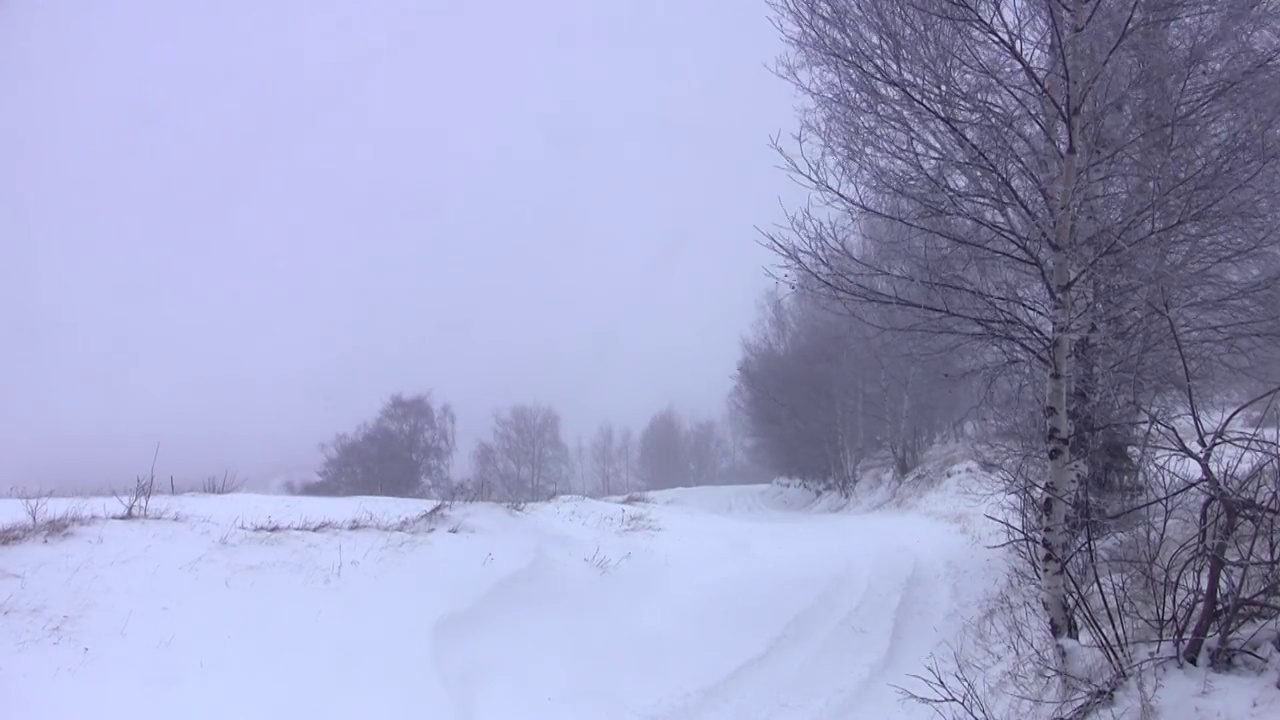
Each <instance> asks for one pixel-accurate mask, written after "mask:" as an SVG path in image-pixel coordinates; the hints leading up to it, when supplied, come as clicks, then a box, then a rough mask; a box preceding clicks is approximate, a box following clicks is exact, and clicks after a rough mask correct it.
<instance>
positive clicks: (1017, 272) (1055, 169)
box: [766, 0, 1280, 661]
mask: <svg viewBox="0 0 1280 720" xmlns="http://www.w3.org/2000/svg"><path fill="white" fill-rule="evenodd" d="M772 5H773V7H774V10H775V11H776V14H777V19H778V27H779V29H780V31H781V33H782V35H783V37H784V39H785V40H786V42H787V43H788V45H789V47H790V49H791V53H790V54H789V56H788V57H787V58H786V59H784V61H783V63H782V65H781V68H780V71H781V73H782V74H783V75H784V76H785V77H787V78H789V79H790V80H791V81H792V82H793V83H794V84H795V85H796V86H797V88H798V89H799V90H800V91H801V92H802V93H803V94H804V95H805V97H806V98H807V99H808V100H809V106H808V107H807V109H806V110H805V112H804V115H803V117H802V123H801V131H800V132H799V133H798V135H797V137H796V138H795V140H796V142H795V145H794V149H790V150H787V149H784V148H782V146H781V144H779V149H780V150H782V151H783V156H784V159H785V161H786V163H787V164H788V167H789V169H790V171H791V172H792V173H793V174H794V175H795V176H796V177H797V178H799V179H800V180H801V181H802V182H804V183H806V184H807V185H808V186H809V187H810V188H812V189H813V190H814V191H815V193H816V194H817V195H818V197H819V199H820V201H821V202H820V204H815V205H814V206H812V207H810V208H806V209H803V210H801V211H799V212H797V213H795V214H793V216H792V217H791V222H790V227H789V229H787V230H786V231H780V232H775V233H769V234H768V235H767V237H766V242H767V244H768V245H769V246H770V247H772V248H773V249H774V250H775V251H776V252H777V253H778V254H779V256H780V257H781V258H782V259H783V261H784V263H785V266H786V268H787V269H788V270H789V271H791V272H794V273H796V274H797V276H798V278H797V279H799V280H803V282H804V284H805V285H807V286H808V287H811V288H815V289H817V290H820V291H821V292H823V293H825V294H826V295H827V296H829V297H831V298H833V299H834V300H835V301H837V302H839V303H840V304H841V305H842V306H843V307H844V308H846V309H847V310H848V311H849V312H850V313H852V314H855V315H863V314H864V311H865V309H866V308H867V307H868V306H887V307H892V308H896V309H898V310H900V311H902V312H903V313H905V314H906V315H905V317H906V318H907V319H908V320H909V322H908V323H906V324H901V323H898V324H896V325H895V327H896V329H897V330H899V331H906V332H915V333H927V334H933V335H937V336H940V337H948V338H950V339H951V340H952V341H953V342H954V343H955V346H956V347H957V348H961V347H967V348H969V349H971V350H972V357H973V359H974V363H975V365H987V366H989V367H994V366H1003V367H1006V368H1015V369H1018V370H1019V371H1022V372H1029V371H1030V370H1032V369H1034V370H1035V371H1036V372H1039V373H1042V377H1043V380H1042V381H1041V382H1040V384H1039V385H1038V387H1035V388H1033V389H1034V397H1035V400H1036V402H1038V403H1039V405H1040V407H1041V416H1042V417H1043V418H1044V433H1043V435H1042V440H1041V448H1040V452H1041V453H1042V457H1043V458H1044V465H1043V468H1044V469H1043V472H1042V473H1038V474H1037V475H1036V476H1034V477H1027V478H1024V480H1025V481H1026V482H1027V488H1026V489H1027V491H1028V492H1034V493H1035V494H1036V495H1037V496H1038V497H1037V501H1036V502H1035V506H1036V507H1037V508H1039V510H1038V515H1037V517H1036V519H1035V522H1036V537H1037V543H1038V545H1039V551H1038V553H1037V557H1036V560H1037V563H1038V566H1039V567H1038V571H1039V577H1040V583H1041V588H1042V600H1043V605H1044V611H1045V617H1046V620H1047V624H1048V626H1049V629H1050V632H1051V634H1052V636H1053V637H1054V638H1055V640H1056V641H1057V643H1058V646H1059V648H1060V651H1061V656H1062V658H1063V659H1064V661H1065V658H1066V656H1067V649H1068V648H1067V646H1068V644H1069V643H1070V642H1072V641H1074V640H1075V638H1076V637H1077V636H1078V632H1079V627H1078V624H1077V621H1076V618H1075V617H1074V615H1073V612H1072V608H1071V605H1070V603H1069V602H1068V591H1069V589H1068V586H1067V572H1066V563H1067V558H1068V556H1069V547H1070V545H1071V536H1072V525H1073V522H1074V519H1073V517H1072V512H1071V510H1072V508H1074V507H1075V503H1076V498H1077V496H1078V489H1079V487H1080V484H1081V480H1082V479H1083V478H1086V477H1088V476H1089V475H1090V474H1091V472H1090V468H1089V466H1088V462H1089V460H1090V459H1091V456H1090V453H1089V452H1087V451H1086V452H1081V450H1083V449H1084V447H1083V446H1084V445H1085V444H1087V443H1088V441H1081V440H1080V433H1081V431H1082V430H1083V427H1081V428H1078V427H1077V425H1081V426H1085V425H1087V426H1088V428H1089V431H1090V432H1096V431H1097V429H1098V427H1099V426H1100V425H1101V424H1102V423H1098V422H1093V421H1091V419H1090V418H1089V417H1088V416H1087V413H1088V412H1091V410H1092V406H1093V405H1094V404H1095V403H1096V401H1097V400H1100V399H1101V396H1102V395H1106V394H1113V395H1116V396H1119V394H1120V390H1121V388H1124V389H1125V392H1128V393H1130V395H1132V393H1133V392H1134V391H1135V390H1136V391H1137V392H1139V393H1145V397H1141V398H1136V399H1135V398H1132V397H1129V398H1126V399H1125V400H1124V401H1123V402H1121V403H1120V405H1122V406H1123V407H1127V408H1129V409H1130V410H1129V412H1130V414H1132V409H1133V408H1135V407H1137V406H1139V405H1141V404H1149V401H1151V400H1152V398H1153V396H1154V395H1155V394H1158V392H1160V391H1159V389H1158V385H1157V384H1156V383H1155V382H1153V381H1154V380H1157V379H1159V376H1160V374H1161V372H1162V371H1165V370H1167V368H1168V367H1170V365H1171V363H1170V362H1168V361H1169V359H1170V358H1171V357H1172V356H1171V354H1170V353H1169V352H1168V350H1169V347H1170V338H1169V336H1168V335H1167V334H1166V333H1164V332H1162V331H1161V330H1160V328H1159V327H1158V325H1156V324H1155V323H1152V322H1151V320H1150V319H1151V317H1152V315H1151V312H1150V309H1151V308H1152V307H1154V306H1160V305H1162V304H1164V303H1165V300H1167V301H1168V304H1170V305H1172V306H1175V307H1178V308H1188V309H1193V310H1194V312H1192V313H1190V314H1189V317H1192V318H1194V320H1195V323H1196V326H1197V330H1196V331H1194V332H1192V331H1189V332H1188V333H1187V336H1188V337H1187V340H1188V342H1187V344H1188V345H1189V346H1190V345H1199V347H1201V348H1208V347H1210V346H1211V345H1212V344H1214V343H1217V344H1218V345H1219V347H1220V349H1222V350H1223V351H1224V352H1222V353H1221V355H1222V356H1223V357H1232V356H1233V355H1235V354H1236V353H1237V351H1247V349H1248V347H1247V346H1248V343H1249V342H1250V341H1251V340H1250V339H1251V338H1256V337H1258V336H1260V335H1262V334H1264V333H1271V332H1272V331H1273V327H1272V325H1273V324H1274V322H1275V317H1274V313H1273V312H1272V313H1264V312H1260V309H1261V308H1263V307H1264V306H1265V303H1264V302H1262V299H1263V298H1266V297H1268V296H1269V293H1270V292H1271V290H1270V288H1271V287H1273V286H1272V285H1269V283H1271V282H1272V281H1273V280H1274V277H1275V264H1274V255H1275V251H1274V240H1275V238H1274V231H1273V229H1272V228H1274V226H1275V220H1276V217H1275V204H1274V202H1272V201H1271V200H1270V199H1269V198H1271V197H1272V196H1273V190H1272V188H1273V187H1274V185H1275V183H1276V180H1277V150H1278V149H1280V143H1277V142H1276V141H1277V139H1280V133H1278V130H1277V128H1278V122H1277V120H1278V118H1280V111H1278V110H1277V108H1278V106H1280V103H1277V92H1276V89H1277V88H1278V87H1280V78H1278V77H1277V62H1276V60H1277V57H1278V53H1277V42H1278V38H1280V33H1277V28H1278V26H1280V23H1278V22H1277V15H1278V11H1277V8H1276V6H1275V5H1274V4H1265V3H1251V2H1244V1H1243V0H1240V1H1236V0H1227V1H1225V2H1221V1H1219V0H1129V1H1120V0H1117V1H1115V2H1086V1H1085V0H1069V1H1067V2H1061V3H1038V2H1013V3H1003V2H994V1H993V0H939V2H935V3H920V2H906V3H903V2H900V1H899V0H863V1H861V2H856V3H855V2H833V1H831V0H773V2H772ZM1246 259H1249V260H1252V261H1263V260H1265V261H1266V262H1258V263H1257V264H1250V262H1247V261H1246ZM872 321H873V322H874V320H872ZM1127 328H1141V329H1142V330H1143V332H1139V333H1135V334H1134V335H1133V336H1131V337H1126V335H1125V330H1126V329H1127ZM1193 337H1194V339H1192V338H1193ZM1204 357H1205V358H1208V357H1210V355H1209V354H1208V353H1206V354H1205V355H1204ZM1153 359H1154V360H1161V362H1160V363H1158V364H1156V365H1155V366H1153V365H1152V363H1151V362H1150V361H1151V360H1153ZM1205 372H1208V371H1207V370H1206V371H1205ZM1104 381H1108V382H1106V383H1105V384H1106V387H1104ZM1090 393H1093V395H1092V396H1090ZM1081 395H1083V396H1084V397H1081ZM1077 420H1084V421H1086V422H1076V421H1077ZM1123 420H1124V418H1121V421H1123Z"/></svg>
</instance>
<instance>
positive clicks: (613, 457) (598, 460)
mask: <svg viewBox="0 0 1280 720" xmlns="http://www.w3.org/2000/svg"><path fill="white" fill-rule="evenodd" d="M622 455H623V453H622V448H621V447H620V446H619V443H618V437H617V433H616V432H615V431H614V429H613V425H612V424H611V423H608V422H604V423H601V424H600V427H599V428H598V429H597V430H596V434H595V435H594V436H593V437H592V438H591V467H592V470H593V471H594V473H595V477H596V483H597V484H598V485H599V487H600V492H601V494H603V495H606V496H608V495H612V494H613V493H614V492H615V491H616V490H617V485H618V483H619V482H620V481H621V479H622V478H621V477H620V476H621V475H622V473H621V467H620V466H621V464H622V459H623V458H622Z"/></svg>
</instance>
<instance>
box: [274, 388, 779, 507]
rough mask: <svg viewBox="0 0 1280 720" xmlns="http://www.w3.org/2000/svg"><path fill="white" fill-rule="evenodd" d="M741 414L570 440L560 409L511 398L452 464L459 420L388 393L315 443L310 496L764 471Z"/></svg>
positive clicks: (703, 480)
mask: <svg viewBox="0 0 1280 720" xmlns="http://www.w3.org/2000/svg"><path fill="white" fill-rule="evenodd" d="M741 427H742V423H741V422H739V421H736V420H735V419H733V416H732V414H730V417H729V418H728V419H725V420H719V419H703V420H698V421H688V420H686V419H685V418H683V417H682V416H681V415H680V414H679V413H678V412H676V411H675V409H673V408H670V407H668V408H666V409H664V410H662V411H660V412H658V413H656V414H655V415H654V416H653V417H652V418H651V419H650V420H649V422H648V423H647V424H646V425H645V427H644V428H643V429H642V430H641V432H640V433H639V435H638V436H637V435H636V434H635V433H634V432H633V431H632V430H631V429H630V428H617V427H615V426H614V425H613V424H612V423H609V422H605V423H602V424H601V425H600V426H599V428H597V430H596V431H595V432H594V433H593V434H592V436H591V437H590V438H579V439H577V440H576V441H574V442H573V444H570V443H569V442H567V441H566V439H565V437H564V433H563V429H562V422H561V418H560V414H559V413H558V412H556V410H555V409H554V408H551V407H548V406H545V405H536V404H522V405H514V406H512V407H510V408H507V409H505V410H502V411H499V412H497V413H495V414H494V416H493V423H492V426H491V428H490V432H489V436H488V437H486V438H484V439H482V440H480V441H478V442H477V443H476V445H475V447H474V448H473V449H472V452H471V463H470V467H469V472H468V473H466V474H465V475H462V476H460V475H458V474H457V473H455V456H456V454H457V451H458V447H457V440H456V438H457V433H456V428H457V419H456V416H455V414H454V412H453V410H452V408H451V407H450V406H449V404H448V403H445V402H439V401H437V400H436V399H435V398H434V397H433V396H432V395H431V394H430V393H423V394H417V395H403V394H397V395H393V396H392V397H391V398H390V399H389V400H388V401H387V402H386V403H385V405H384V406H383V407H382V409H381V411H380V412H379V413H378V415H377V417H375V418H374V419H373V420H371V421H369V422H366V423H362V424H361V425H359V426H358V427H357V428H355V429H354V430H352V431H350V432H346V433H339V434H338V435H337V436H335V437H334V438H333V440H331V441H330V442H328V443H326V444H324V445H322V446H321V450H322V452H323V454H324V460H323V464H322V465H321V467H320V469H319V471H318V472H317V479H316V481H315V482H313V483H309V484H303V485H295V486H293V487H291V488H290V490H291V491H292V492H296V493H300V494H307V495H381V496H396V497H424V496H425V497H433V498H438V499H457V498H471V499H483V500H505V501H536V500H546V499H549V498H552V497H556V496H558V495H590V496H609V495H617V494H625V493H631V492H635V491H642V490H650V489H662V488H671V487H682V486H687V485H706V484H723V483H742V482H754V481H759V480H761V479H762V476H761V474H760V471H759V469H757V468H756V467H755V466H754V465H753V464H752V463H751V462H750V461H749V459H748V456H747V454H746V452H745V450H744V440H745V439H744V436H743V434H742V432H741Z"/></svg>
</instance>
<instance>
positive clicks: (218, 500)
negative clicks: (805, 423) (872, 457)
mask: <svg viewBox="0 0 1280 720" xmlns="http://www.w3.org/2000/svg"><path fill="white" fill-rule="evenodd" d="M648 500H649V501H648V502H640V503H635V504H624V503H621V502H601V501H592V500H583V499H566V500H561V501H557V502H554V503H550V504H545V505H536V506H529V507H527V508H524V509H515V508H508V507H504V506H501V505H467V506H457V507H455V508H453V509H451V510H449V511H448V512H447V513H444V514H443V515H438V516H432V517H430V518H423V519H421V520H419V521H418V522H417V523H414V524H412V526H410V527H403V528H399V529H397V530H393V531H386V530H346V529H342V530H333V529H327V528H321V529H319V530H318V531H280V530H278V529H277V528H278V526H280V525H282V524H290V523H293V524H301V525H304V526H308V527H314V526H316V525H323V523H321V522H320V521H321V520H327V519H331V520H338V521H347V520H351V519H357V520H360V521H361V523H367V522H369V521H371V520H381V521H384V523H385V522H389V521H391V520H394V519H396V518H401V517H408V518H412V517H414V516H416V515H418V514H419V513H421V512H423V511H424V510H427V509H429V508H430V507H431V504H430V503H422V502H416V501H400V500H375V499H341V500H337V499H334V500H329V499H310V498H285V497H268V496H253V495H230V496H180V497H177V498H167V497H166V498H163V499H160V498H158V499H157V500H156V501H155V506H154V509H157V510H159V511H160V512H161V513H162V514H172V515H175V516H176V519H160V520H145V521H138V520H135V521H108V522H98V523H94V524H90V525H87V526H83V527H79V528H77V529H75V530H74V531H73V532H72V533H71V534H70V535H69V536H67V537H64V538H57V539H51V540H49V541H48V542H44V541H41V540H39V539H37V540H34V541H28V542H24V543H20V544H17V545H11V546H8V547H3V548H0V648H2V649H0V697H3V698H4V705H5V716H6V717H13V718H88V717H96V718H103V717H108V718H112V717H121V718H125V717H127V718H135V719H136V718H173V717H182V718H192V719H195V718H281V717H307V718H355V717H380V716H396V717H405V716H413V717H431V718H457V719H459V720H463V719H475V720H486V719H490V718H493V719H498V718H502V719H504V720H506V719H511V718H530V719H532V718H558V719H561V720H569V719H575V718H583V719H588V718H589V719H592V720H600V719H603V718H619V719H621V718H646V719H648V718H652V719H655V720H657V719H661V718H670V719H672V720H683V719H686V718H688V719H693V718H724V719H726V720H728V719H731V718H732V719H733V720H751V719H752V718H761V719H764V718H768V719H770V720H785V719H786V718H833V719H834V718H857V717H915V716H918V717H928V716H929V713H928V711H927V710H925V709H923V708H919V707H911V706H904V705H902V704H901V702H900V700H899V699H898V695H897V693H896V692H895V691H894V689H893V688H892V687H891V685H892V684H893V683H899V682H905V681H906V680H907V677H906V676H907V674H908V673H911V672H914V671H917V670H918V669H919V666H920V663H921V661H922V659H923V658H924V657H925V656H926V655H927V654H928V653H929V652H930V651H931V650H933V649H934V648H935V647H936V646H938V644H939V643H940V642H942V641H945V640H946V639H947V638H948V637H949V636H951V635H952V634H953V633H954V632H956V631H957V628H958V627H959V625H960V623H961V621H962V616H963V611H964V610H965V609H966V608H968V607H971V606H972V605H973V604H974V602H975V600H976V593H980V592H981V591H982V578H983V577H984V576H986V575H987V574H988V573H991V572H993V571H994V570H995V567H996V565H998V560H996V559H995V555H994V554H993V553H992V552H990V551H985V550H981V549H979V548H978V547H976V546H975V545H974V542H973V540H972V538H970V537H969V536H968V535H966V534H965V532H963V528H962V527H960V526H958V525H956V524H955V523H952V522H949V521H946V520H943V519H940V518H938V517H933V516H930V515H928V514H924V513H910V512H892V511H883V512H875V513H866V514H859V513H853V512H826V511H822V510H821V509H818V508H815V507H814V503H813V502H812V500H813V498H812V496H809V495H808V494H807V493H805V492H804V491H801V490H793V489H786V488H778V487H775V486H753V487H741V488H708V489H697V490H681V491H673V492H669V493H657V494H654V495H653V496H651V497H650V498H648ZM55 502H56V503H61V505H60V506H58V507H54V506H51V508H50V510H51V511H54V512H56V511H57V510H59V509H60V507H64V506H65V505H67V504H71V505H78V506H80V507H81V508H82V509H85V510H89V511H107V512H111V511H114V510H116V509H118V508H116V507H113V505H114V504H115V501H114V500H112V499H107V500H105V501H104V500H81V501H75V500H70V501H55ZM22 519H23V513H22V508H21V506H20V505H19V503H18V501H16V500H6V501H2V502H0V521H3V522H18V521H21V520H22ZM255 528H258V529H255Z"/></svg>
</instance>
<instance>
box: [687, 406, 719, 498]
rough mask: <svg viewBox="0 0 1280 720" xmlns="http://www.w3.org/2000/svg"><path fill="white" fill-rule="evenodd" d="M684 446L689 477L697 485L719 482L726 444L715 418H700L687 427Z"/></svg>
mask: <svg viewBox="0 0 1280 720" xmlns="http://www.w3.org/2000/svg"><path fill="white" fill-rule="evenodd" d="M685 447H686V448H687V451H688V454H689V477H690V480H692V481H693V482H694V484H697V485H709V484H712V483H716V482H719V480H720V478H721V477H722V475H723V473H724V469H725V466H726V465H727V462H728V458H727V456H728V444H727V442H726V441H725V439H724V435H723V434H722V433H721V431H720V426H719V424H717V423H716V421H715V420H702V421H700V422H697V423H694V424H693V425H691V426H690V427H689V432H688V438H687V439H686V440H685Z"/></svg>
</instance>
